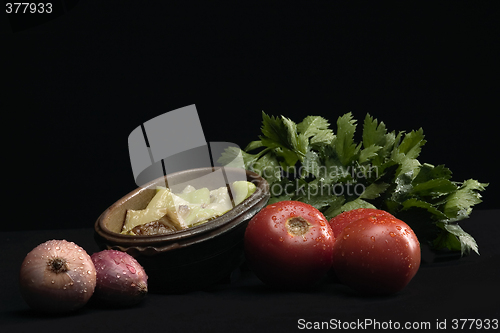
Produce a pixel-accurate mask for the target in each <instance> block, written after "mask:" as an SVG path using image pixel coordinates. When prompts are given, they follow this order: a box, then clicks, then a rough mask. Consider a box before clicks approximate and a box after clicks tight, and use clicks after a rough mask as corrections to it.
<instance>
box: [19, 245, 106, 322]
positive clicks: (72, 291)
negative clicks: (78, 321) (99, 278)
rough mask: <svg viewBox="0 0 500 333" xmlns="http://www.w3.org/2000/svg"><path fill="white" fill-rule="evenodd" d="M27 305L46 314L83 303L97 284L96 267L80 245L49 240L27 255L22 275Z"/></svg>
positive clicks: (21, 284) (71, 309)
mask: <svg viewBox="0 0 500 333" xmlns="http://www.w3.org/2000/svg"><path fill="white" fill-rule="evenodd" d="M19 283H20V287H21V294H22V296H23V298H24V300H25V301H26V303H28V305H29V306H30V307H31V308H33V309H35V310H38V311H42V312H47V313H63V312H70V311H74V310H76V309H79V308H81V307H82V306H84V305H85V304H86V303H87V302H88V300H89V299H90V297H91V296H92V294H93V292H94V289H95V286H96V270H95V267H94V264H93V263H92V260H91V258H90V256H89V255H88V254H87V252H85V250H84V249H82V248H81V247H80V246H78V245H76V244H75V243H73V242H68V241H66V240H50V241H47V242H45V243H43V244H40V245H38V246H37V247H35V248H34V249H33V250H32V251H31V252H29V253H28V254H27V255H26V258H25V259H24V261H23V263H22V266H21V272H20V277H19Z"/></svg>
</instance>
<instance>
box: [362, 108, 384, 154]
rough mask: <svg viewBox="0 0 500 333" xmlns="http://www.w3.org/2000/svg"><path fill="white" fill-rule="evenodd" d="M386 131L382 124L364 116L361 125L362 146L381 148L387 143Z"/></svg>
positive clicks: (368, 115)
mask: <svg viewBox="0 0 500 333" xmlns="http://www.w3.org/2000/svg"><path fill="white" fill-rule="evenodd" d="M386 135H387V129H386V128H385V124H384V123H383V122H380V124H379V123H378V120H377V119H373V118H372V117H371V116H370V114H368V113H367V114H366V117H365V122H364V123H363V146H364V147H371V146H380V147H383V146H384V145H385V144H386V141H387V136H386Z"/></svg>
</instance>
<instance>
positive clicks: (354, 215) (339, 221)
mask: <svg viewBox="0 0 500 333" xmlns="http://www.w3.org/2000/svg"><path fill="white" fill-rule="evenodd" d="M367 216H387V217H394V216H393V215H391V214H389V213H388V212H386V211H384V210H380V209H375V208H358V209H353V210H349V211H346V212H343V213H340V214H339V215H337V216H335V217H334V218H332V219H330V221H329V223H330V226H331V227H332V230H333V235H334V236H335V238H337V237H339V235H340V233H341V232H342V230H344V228H345V227H346V226H347V225H348V224H350V223H351V222H354V221H356V220H359V219H362V218H363V217H367Z"/></svg>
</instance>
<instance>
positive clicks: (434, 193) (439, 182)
mask: <svg viewBox="0 0 500 333" xmlns="http://www.w3.org/2000/svg"><path fill="white" fill-rule="evenodd" d="M456 190H457V185H455V183H453V182H452V181H450V180H448V179H444V178H436V179H430V180H428V181H426V182H423V183H420V184H418V183H417V184H416V182H415V180H414V181H413V189H412V190H411V192H412V194H413V195H417V196H421V197H426V196H430V197H432V198H437V197H440V196H442V195H448V194H450V193H452V192H455V191H456Z"/></svg>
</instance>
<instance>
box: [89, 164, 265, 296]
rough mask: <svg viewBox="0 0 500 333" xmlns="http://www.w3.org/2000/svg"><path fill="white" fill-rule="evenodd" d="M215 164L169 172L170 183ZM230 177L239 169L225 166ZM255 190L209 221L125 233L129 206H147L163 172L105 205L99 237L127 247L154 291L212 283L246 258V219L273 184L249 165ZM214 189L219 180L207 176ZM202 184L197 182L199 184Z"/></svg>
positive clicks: (105, 244) (108, 245) (104, 245)
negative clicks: (157, 232)
mask: <svg viewBox="0 0 500 333" xmlns="http://www.w3.org/2000/svg"><path fill="white" fill-rule="evenodd" d="M220 170H221V169H216V168H200V169H191V170H186V171H181V172H177V173H173V174H170V175H168V176H167V178H168V181H169V182H170V183H172V182H174V181H175V182H176V183H184V182H189V180H191V179H204V178H210V177H203V176H207V175H209V174H210V173H213V172H217V171H220ZM224 172H225V176H226V179H234V177H231V176H236V175H237V174H240V175H241V173H242V170H240V169H230V168H224ZM246 178H247V180H248V181H250V182H252V183H254V184H255V185H256V187H257V190H256V191H255V193H253V194H252V195H251V196H249V197H248V198H247V199H245V200H244V201H243V202H242V203H241V204H239V205H237V206H236V207H234V208H233V209H232V210H230V211H229V212H227V213H226V214H224V215H222V216H219V217H217V218H215V219H213V220H211V221H209V222H206V223H204V224H201V225H199V226H196V227H192V228H189V229H186V230H182V231H178V232H175V233H172V234H165V235H155V236H132V235H122V234H120V233H119V232H120V231H121V228H122V225H123V221H124V219H125V214H126V211H127V209H136V210H137V209H144V208H145V207H146V206H147V204H148V203H149V201H150V200H151V198H152V197H153V196H154V194H155V189H156V186H157V185H158V184H164V182H165V179H164V178H163V177H162V178H159V179H157V180H155V181H152V182H150V183H148V184H147V185H145V186H144V187H140V188H137V189H135V190H134V191H132V192H130V193H129V194H127V195H125V196H124V197H123V198H121V199H120V200H118V201H117V202H115V203H114V204H113V205H111V206H110V207H109V208H108V209H106V211H104V212H103V213H102V214H101V216H100V217H99V218H98V220H97V221H96V223H95V240H96V242H97V244H98V245H99V247H100V248H101V249H116V250H121V251H125V252H127V253H129V254H130V255H132V256H133V257H135V258H136V259H137V260H138V261H139V263H140V264H141V265H142V266H143V267H144V269H145V270H146V273H147V275H148V285H149V290H150V292H152V293H182V292H187V291H190V290H196V289H201V288H204V287H207V286H209V285H211V284H214V283H216V282H218V281H220V280H221V279H223V278H225V277H227V276H229V274H230V273H231V272H232V271H233V270H234V269H235V268H237V267H238V266H239V265H240V264H241V262H242V260H243V236H244V233H245V228H246V226H247V224H248V221H249V220H250V219H251V218H252V216H253V215H255V214H256V213H257V212H258V211H259V210H261V209H262V208H263V207H264V206H265V205H266V204H267V201H268V199H269V185H268V183H267V182H266V180H265V179H263V178H262V177H260V176H259V175H257V174H256V173H253V172H250V171H246ZM203 187H208V188H209V189H210V190H212V189H215V188H217V185H216V184H213V183H210V180H207V181H206V184H204V186H203ZM197 188H199V184H197Z"/></svg>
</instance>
